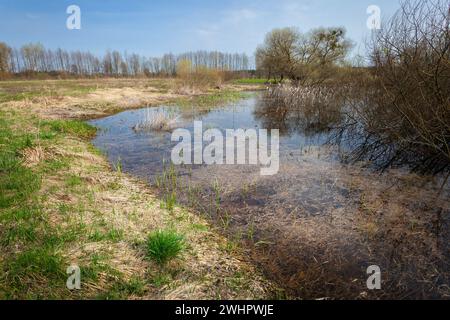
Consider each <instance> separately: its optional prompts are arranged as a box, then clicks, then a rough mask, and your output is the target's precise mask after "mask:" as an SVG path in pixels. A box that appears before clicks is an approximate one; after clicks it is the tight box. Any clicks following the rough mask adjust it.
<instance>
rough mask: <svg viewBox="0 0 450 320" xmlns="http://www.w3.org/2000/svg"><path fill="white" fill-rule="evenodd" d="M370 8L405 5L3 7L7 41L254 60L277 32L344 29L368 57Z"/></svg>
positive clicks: (265, 0)
mask: <svg viewBox="0 0 450 320" xmlns="http://www.w3.org/2000/svg"><path fill="white" fill-rule="evenodd" d="M69 5H77V6H79V7H80V9H81V30H68V29H67V27H66V20H67V18H68V17H69V14H67V13H66V10H67V7H68V6H69ZM370 5H377V6H378V7H379V8H380V9H381V15H382V18H387V17H389V16H391V15H392V14H393V13H394V12H395V11H396V10H397V9H398V7H399V3H398V0H222V1H217V0H126V1H125V0H70V1H67V0H45V1H44V0H0V41H3V42H6V43H7V44H8V45H10V46H13V47H20V46H22V45H24V44H27V43H30V42H40V43H42V44H43V45H44V46H46V47H48V48H53V49H56V48H59V47H60V48H64V49H68V50H89V51H91V52H93V53H95V54H103V53H104V52H106V51H107V50H118V51H121V52H125V51H126V52H128V53H130V52H135V53H139V54H142V55H146V56H161V55H162V54H164V53H169V52H171V53H175V54H176V53H182V52H186V51H195V50H219V51H223V52H232V53H234V52H239V53H242V52H245V53H247V54H248V55H250V56H251V55H253V54H254V52H255V49H256V47H257V46H258V45H259V44H261V43H262V42H263V41H264V36H265V34H266V33H267V32H269V31H270V30H272V29H274V28H283V27H297V28H298V29H299V30H301V31H308V30H310V29H312V28H316V27H320V26H324V27H327V26H343V27H345V28H346V29H347V33H348V37H349V38H351V39H352V40H353V41H354V42H355V48H354V51H353V54H364V53H365V39H367V37H368V36H370V33H371V31H370V30H369V29H368V28H367V26H366V22H367V19H368V18H369V14H368V13H367V8H368V7H369V6H370Z"/></svg>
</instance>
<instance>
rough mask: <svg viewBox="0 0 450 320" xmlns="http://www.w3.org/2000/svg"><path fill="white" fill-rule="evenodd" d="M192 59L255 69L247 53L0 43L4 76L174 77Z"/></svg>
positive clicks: (199, 64)
mask: <svg viewBox="0 0 450 320" xmlns="http://www.w3.org/2000/svg"><path fill="white" fill-rule="evenodd" d="M182 60H183V61H185V60H187V61H190V63H191V65H192V66H193V68H200V67H202V68H204V67H207V68H211V69H216V70H223V71H242V70H249V69H250V68H251V61H250V58H249V57H248V56H247V55H246V54H245V53H234V54H232V53H224V52H219V51H196V52H186V53H183V54H178V55H175V54H171V53H169V54H165V55H163V56H162V57H146V56H142V55H139V54H136V53H131V54H128V53H120V52H119V51H116V50H115V51H107V52H106V53H105V54H104V55H103V56H102V57H99V56H96V55H94V54H92V53H91V52H88V51H79V50H76V51H68V50H64V49H60V48H59V49H56V50H52V49H46V48H45V47H44V46H43V45H42V44H40V43H30V44H27V45H24V46H22V47H21V48H19V49H18V48H12V47H10V46H8V45H7V44H6V43H4V42H0V75H1V74H3V75H5V74H20V73H28V72H43V73H53V72H56V73H65V74H72V75H77V76H94V75H102V76H173V75H176V72H177V64H178V62H179V61H182Z"/></svg>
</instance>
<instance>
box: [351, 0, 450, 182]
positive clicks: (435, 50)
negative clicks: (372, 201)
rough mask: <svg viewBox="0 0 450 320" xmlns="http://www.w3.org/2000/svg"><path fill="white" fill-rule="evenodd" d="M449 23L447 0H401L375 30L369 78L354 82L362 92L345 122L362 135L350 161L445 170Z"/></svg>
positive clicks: (449, 124)
mask: <svg viewBox="0 0 450 320" xmlns="http://www.w3.org/2000/svg"><path fill="white" fill-rule="evenodd" d="M448 21H449V11H448V2H446V1H441V0H426V1H418V0H416V1H405V2H404V3H403V4H402V7H401V9H400V10H399V12H398V13H397V14H396V15H395V16H394V17H393V18H392V19H391V20H390V21H388V22H387V23H386V24H385V26H384V28H383V29H382V30H380V31H379V32H378V33H377V34H376V35H375V37H374V40H373V48H372V63H373V66H374V68H373V71H374V76H375V79H374V80H375V81H372V83H366V84H364V83H359V84H358V85H357V86H359V87H361V88H362V87H365V88H364V92H363V94H362V95H361V97H360V100H359V101H358V100H354V101H353V103H352V105H351V107H352V108H351V110H349V112H348V115H347V116H348V123H347V124H346V125H345V126H344V127H347V129H349V128H350V131H349V130H347V132H350V133H351V134H357V135H361V137H359V138H358V140H359V141H360V143H359V145H358V146H357V148H356V149H354V151H353V154H352V156H353V159H355V160H369V161H371V162H372V163H376V164H377V165H378V167H380V168H382V169H387V168H388V167H391V166H395V165H399V166H404V165H406V166H409V167H410V168H411V169H412V170H413V171H418V172H420V173H431V174H439V173H442V172H445V171H448V170H449V169H450V108H449V105H450V46H449V43H450V29H449V24H448ZM361 129H362V130H361Z"/></svg>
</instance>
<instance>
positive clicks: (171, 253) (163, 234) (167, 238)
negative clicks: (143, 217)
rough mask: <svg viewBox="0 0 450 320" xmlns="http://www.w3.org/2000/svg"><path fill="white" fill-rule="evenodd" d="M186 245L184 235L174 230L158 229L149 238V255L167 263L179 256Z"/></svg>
mask: <svg viewBox="0 0 450 320" xmlns="http://www.w3.org/2000/svg"><path fill="white" fill-rule="evenodd" d="M184 247H185V243H184V237H183V236H181V235H179V234H177V233H176V232H175V231H172V230H158V231H156V232H153V233H152V234H150V235H149V237H148V238H147V257H148V258H149V259H151V260H154V261H156V262H157V263H158V264H159V265H165V264H167V263H168V262H169V261H170V260H173V259H175V258H176V257H178V256H179V255H180V254H181V253H182V251H183V249H184Z"/></svg>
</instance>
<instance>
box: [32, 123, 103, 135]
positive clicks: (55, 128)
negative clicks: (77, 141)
mask: <svg viewBox="0 0 450 320" xmlns="http://www.w3.org/2000/svg"><path fill="white" fill-rule="evenodd" d="M41 126H42V131H43V133H42V134H45V135H48V136H49V137H50V138H51V137H53V136H52V134H53V135H55V134H69V135H73V136H77V137H79V138H82V139H86V140H87V139H91V138H93V137H94V136H95V134H96V132H97V129H96V128H95V127H93V126H91V125H89V124H87V123H86V122H84V121H79V120H52V121H45V122H43V123H42V124H41Z"/></svg>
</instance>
